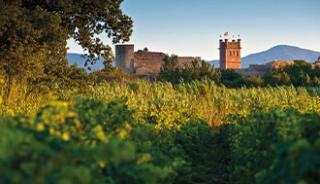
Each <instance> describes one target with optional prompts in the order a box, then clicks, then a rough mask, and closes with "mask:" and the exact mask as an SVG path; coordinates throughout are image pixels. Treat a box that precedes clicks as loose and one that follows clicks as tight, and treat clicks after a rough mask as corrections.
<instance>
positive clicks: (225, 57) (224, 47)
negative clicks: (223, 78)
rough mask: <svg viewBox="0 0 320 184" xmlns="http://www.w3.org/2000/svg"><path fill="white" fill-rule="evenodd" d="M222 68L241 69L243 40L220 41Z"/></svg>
mask: <svg viewBox="0 0 320 184" xmlns="http://www.w3.org/2000/svg"><path fill="white" fill-rule="evenodd" d="M219 42H220V48H219V49H220V68H222V69H239V68H240V66H241V39H238V40H232V41H231V42H230V41H229V40H228V39H224V40H222V39H220V40H219Z"/></svg>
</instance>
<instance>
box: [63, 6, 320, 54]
mask: <svg viewBox="0 0 320 184" xmlns="http://www.w3.org/2000/svg"><path fill="white" fill-rule="evenodd" d="M319 7H320V0H124V2H123V4H122V10H123V11H124V12H125V13H126V14H127V15H129V16H131V17H132V19H133V21H134V28H133V35H132V37H131V41H130V42H129V43H133V44H135V45H136V50H137V49H142V48H144V47H148V48H149V50H152V51H162V52H165V53H168V54H173V53H175V54H178V55H181V56H182V55H183V56H200V57H202V58H203V59H207V60H211V59H217V58H218V56H219V55H218V39H219V35H221V34H223V33H224V32H226V31H228V32H230V34H231V35H233V34H234V35H241V37H242V39H243V44H242V45H243V51H242V55H248V54H251V53H255V52H259V51H263V50H266V49H269V48H271V47H273V46H275V45H278V44H287V45H293V46H299V47H303V48H307V49H312V50H317V51H320V12H319ZM101 38H102V39H103V40H105V42H106V43H110V41H109V40H108V39H107V38H106V36H105V35H102V36H101ZM68 46H69V48H70V50H69V52H76V53H81V52H82V50H81V48H80V47H79V46H77V45H76V44H75V43H74V42H73V41H72V40H69V41H68Z"/></svg>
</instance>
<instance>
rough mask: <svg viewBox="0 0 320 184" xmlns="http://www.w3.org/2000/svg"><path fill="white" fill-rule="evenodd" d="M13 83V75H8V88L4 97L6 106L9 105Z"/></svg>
mask: <svg viewBox="0 0 320 184" xmlns="http://www.w3.org/2000/svg"><path fill="white" fill-rule="evenodd" d="M12 83H13V77H12V76H11V75H8V77H7V81H6V88H5V91H4V99H3V105H4V106H5V107H6V106H8V105H9V99H10V94H11V89H12Z"/></svg>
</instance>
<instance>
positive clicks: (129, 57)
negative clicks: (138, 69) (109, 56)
mask: <svg viewBox="0 0 320 184" xmlns="http://www.w3.org/2000/svg"><path fill="white" fill-rule="evenodd" d="M115 63H116V67H118V68H120V69H121V70H122V71H124V72H126V73H132V72H133V70H134V67H133V65H134V45H116V58H115Z"/></svg>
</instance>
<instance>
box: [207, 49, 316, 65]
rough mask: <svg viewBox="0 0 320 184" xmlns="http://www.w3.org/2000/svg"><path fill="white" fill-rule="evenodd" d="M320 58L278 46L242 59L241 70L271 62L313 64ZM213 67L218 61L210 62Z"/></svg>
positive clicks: (309, 52) (312, 53)
mask: <svg viewBox="0 0 320 184" xmlns="http://www.w3.org/2000/svg"><path fill="white" fill-rule="evenodd" d="M319 56H320V52H317V51H312V50H308V49H303V48H299V47H295V46H289V45H278V46H275V47H272V48H271V49H268V50H266V51H262V52H258V53H254V54H250V55H248V56H246V57H243V58H242V64H241V67H242V68H247V67H249V65H250V64H265V63H268V62H270V61H272V60H299V59H301V60H305V61H308V62H314V61H315V60H316V59H317V58H318V57H319ZM210 63H211V64H213V65H214V66H215V67H219V61H218V60H214V61H211V62H210Z"/></svg>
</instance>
